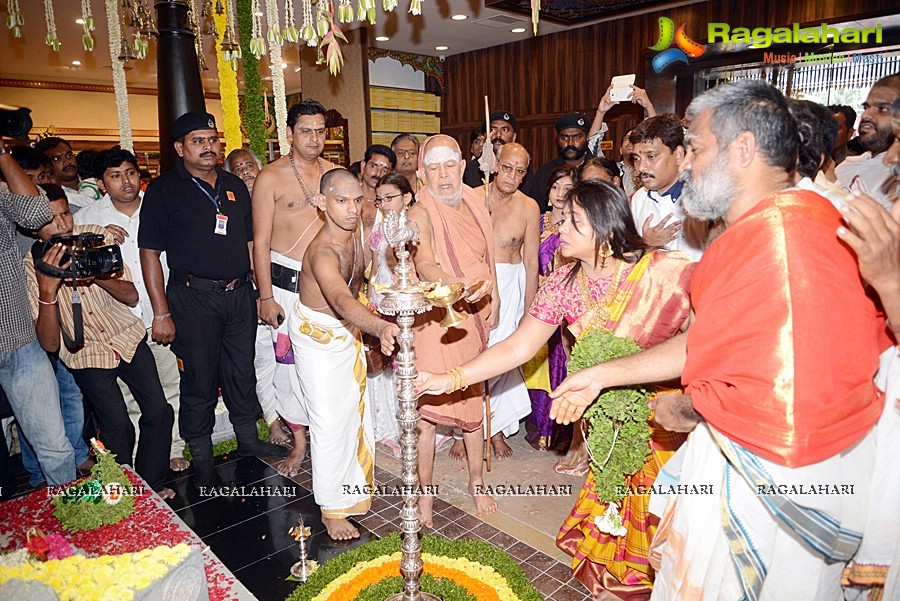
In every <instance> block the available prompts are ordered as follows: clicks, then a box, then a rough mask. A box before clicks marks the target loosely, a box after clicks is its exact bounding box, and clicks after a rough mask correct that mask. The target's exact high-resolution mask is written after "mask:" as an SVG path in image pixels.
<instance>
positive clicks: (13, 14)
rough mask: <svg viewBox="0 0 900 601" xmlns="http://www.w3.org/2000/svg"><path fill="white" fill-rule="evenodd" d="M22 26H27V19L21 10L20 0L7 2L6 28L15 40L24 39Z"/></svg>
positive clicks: (7, 0) (8, 0)
mask: <svg viewBox="0 0 900 601" xmlns="http://www.w3.org/2000/svg"><path fill="white" fill-rule="evenodd" d="M22 25H25V17H24V16H23V15H22V11H21V10H20V9H19V0H6V26H7V27H8V28H9V29H10V30H11V31H12V34H13V37H14V38H20V37H22Z"/></svg>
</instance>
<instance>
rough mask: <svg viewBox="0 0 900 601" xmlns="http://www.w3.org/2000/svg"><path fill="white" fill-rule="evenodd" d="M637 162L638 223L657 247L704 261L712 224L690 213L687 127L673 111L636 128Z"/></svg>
mask: <svg viewBox="0 0 900 601" xmlns="http://www.w3.org/2000/svg"><path fill="white" fill-rule="evenodd" d="M629 139H630V140H631V143H632V144H633V145H634V151H633V152H632V160H633V161H634V169H635V171H637V172H638V173H639V174H640V177H641V183H643V184H644V185H643V187H642V188H641V189H640V190H638V191H637V192H635V193H634V196H632V197H631V214H632V216H633V217H634V224H635V226H637V229H638V231H640V232H641V235H642V236H643V238H644V241H645V242H647V244H649V245H651V246H660V247H663V248H667V249H669V250H680V251H682V252H685V253H687V254H688V255H689V256H690V257H691V258H692V259H694V260H695V261H696V260H698V259H700V256H701V255H702V254H703V248H704V246H705V245H706V239H707V236H708V233H707V232H708V230H709V227H708V224H707V223H706V222H703V221H699V220H697V219H694V218H692V217H689V216H688V215H686V214H685V211H684V206H683V204H682V202H681V192H682V189H683V182H682V181H681V180H679V179H678V169H679V166H680V165H681V162H682V161H683V160H684V129H682V127H681V120H680V119H679V118H678V117H677V116H676V115H673V114H672V113H667V114H664V115H657V116H656V117H650V118H649V119H645V120H644V121H642V122H641V124H640V125H638V126H637V127H635V128H634V131H632V132H631V137H630V138H629Z"/></svg>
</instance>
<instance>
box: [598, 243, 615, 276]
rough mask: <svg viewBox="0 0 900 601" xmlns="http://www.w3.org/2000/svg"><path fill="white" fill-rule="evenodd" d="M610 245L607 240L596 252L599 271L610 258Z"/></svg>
mask: <svg viewBox="0 0 900 601" xmlns="http://www.w3.org/2000/svg"><path fill="white" fill-rule="evenodd" d="M612 254H613V252H612V245H610V243H609V240H607V241H606V242H604V243H603V246H601V247H600V250H599V251H597V257H598V258H599V259H600V269H605V268H606V260H607V259H608V258H610V257H611V256H612Z"/></svg>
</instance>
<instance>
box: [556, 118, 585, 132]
mask: <svg viewBox="0 0 900 601" xmlns="http://www.w3.org/2000/svg"><path fill="white" fill-rule="evenodd" d="M570 127H575V128H578V129H580V130H581V131H583V132H584V133H587V132H588V131H589V130H590V129H591V122H590V121H588V118H587V116H586V115H585V114H584V113H566V114H565V115H563V116H562V117H560V118H559V120H557V122H556V133H559V132H561V131H562V130H564V129H569V128H570Z"/></svg>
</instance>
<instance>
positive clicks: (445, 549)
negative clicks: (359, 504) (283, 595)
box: [288, 533, 543, 601]
mask: <svg viewBox="0 0 900 601" xmlns="http://www.w3.org/2000/svg"><path fill="white" fill-rule="evenodd" d="M400 542H401V541H400V536H399V535H398V534H396V533H394V534H391V535H389V536H387V537H385V538H383V539H380V540H376V541H372V542H370V543H367V544H365V545H363V546H361V547H359V548H358V549H354V550H353V551H349V552H347V553H344V554H342V555H340V556H339V557H336V558H334V559H332V560H331V561H329V562H327V563H325V564H324V565H322V566H321V567H320V568H319V569H318V570H317V571H316V573H314V574H313V575H312V576H311V577H310V579H309V580H308V581H307V582H306V583H305V584H303V585H301V586H299V587H298V588H297V589H296V590H295V591H294V592H293V593H292V594H291V595H290V596H289V597H288V601H338V600H340V601H350V600H355V601H376V600H377V601H383V600H384V599H385V598H387V597H388V596H390V595H392V594H394V593H399V592H401V591H402V590H403V578H402V577H401V576H400V559H401V556H402V553H401V551H400ZM422 560H423V563H424V568H423V573H422V576H421V578H420V587H421V590H423V591H425V592H428V593H432V594H434V595H437V596H438V597H440V598H441V599H442V600H443V601H538V600H540V599H542V598H543V597H542V596H541V594H540V593H539V592H538V591H537V590H536V589H535V588H534V587H533V586H532V585H531V583H530V582H528V579H527V578H525V575H524V574H523V573H522V571H521V569H519V566H518V565H516V562H515V561H514V560H513V559H512V558H511V557H510V556H509V555H508V554H507V553H506V552H504V551H502V550H500V549H498V548H496V547H493V546H491V545H489V544H487V543H483V542H480V541H474V540H465V539H463V540H454V541H451V540H447V539H444V538H440V537H437V536H427V535H426V536H423V537H422Z"/></svg>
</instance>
